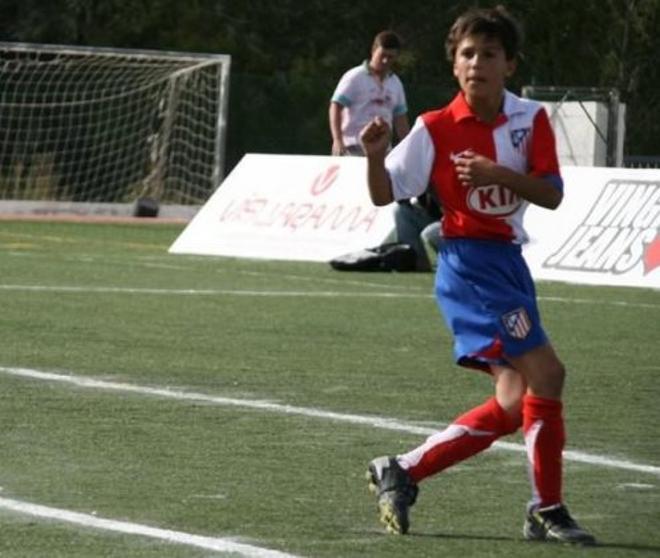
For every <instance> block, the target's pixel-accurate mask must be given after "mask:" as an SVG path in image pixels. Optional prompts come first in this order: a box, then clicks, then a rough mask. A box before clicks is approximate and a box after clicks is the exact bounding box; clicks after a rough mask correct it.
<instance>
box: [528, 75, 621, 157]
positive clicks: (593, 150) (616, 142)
mask: <svg viewBox="0 0 660 558" xmlns="http://www.w3.org/2000/svg"><path fill="white" fill-rule="evenodd" d="M522 95H523V97H527V98H531V99H536V100H538V101H541V102H542V103H543V104H544V105H545V107H546V110H547V112H548V116H549V117H550V122H551V123H552V126H553V128H554V131H555V136H556V137H557V151H558V155H559V159H560V162H561V163H562V164H566V165H578V166H603V167H620V166H622V165H623V147H624V139H625V109H626V106H625V104H623V103H621V102H620V99H619V92H618V90H617V89H616V88H609V87H607V88H606V87H552V86H531V85H528V86H525V87H523V89H522Z"/></svg>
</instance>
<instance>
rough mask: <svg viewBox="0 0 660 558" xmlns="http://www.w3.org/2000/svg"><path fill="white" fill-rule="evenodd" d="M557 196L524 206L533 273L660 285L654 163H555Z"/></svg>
mask: <svg viewBox="0 0 660 558" xmlns="http://www.w3.org/2000/svg"><path fill="white" fill-rule="evenodd" d="M562 176H563V178H564V188H565V189H564V200H563V202H562V204H561V205H560V206H559V208H558V209H556V210H555V211H550V210H547V209H542V208H540V207H537V206H530V207H529V208H528V210H527V213H526V214H525V228H526V230H527V231H528V232H529V235H530V243H529V244H528V245H527V246H526V248H525V259H526V260H527V262H528V264H529V266H530V269H531V271H532V275H533V276H534V278H535V279H548V280H554V281H564V282H569V283H588V284H593V285H621V286H634V287H649V288H654V289H659V288H660V236H659V233H658V227H659V226H660V170H659V169H621V168H604V167H600V168H598V167H562Z"/></svg>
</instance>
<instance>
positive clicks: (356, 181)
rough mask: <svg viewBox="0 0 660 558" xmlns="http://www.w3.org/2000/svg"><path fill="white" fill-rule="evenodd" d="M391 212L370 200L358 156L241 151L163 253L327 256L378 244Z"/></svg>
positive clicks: (390, 221) (387, 230)
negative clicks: (212, 192)
mask: <svg viewBox="0 0 660 558" xmlns="http://www.w3.org/2000/svg"><path fill="white" fill-rule="evenodd" d="M392 212H393V206H392V205H390V206H387V207H382V208H377V207H374V205H373V204H372V203H371V200H370V199H369V195H368V191H367V183H366V159H364V158H362V157H325V156H306V155H260V154H248V155H245V156H244V157H243V159H241V161H240V162H239V164H238V165H237V166H236V167H235V168H234V169H233V170H232V172H231V173H230V174H229V176H227V178H226V179H225V180H224V182H223V183H222V186H221V187H219V188H218V189H217V190H216V191H215V193H214V194H213V195H212V196H211V198H210V199H209V200H208V201H207V202H206V204H205V205H204V206H203V207H202V208H201V209H200V211H199V212H198V213H197V215H195V217H194V218H193V219H192V220H191V222H190V223H189V224H188V226H187V227H186V228H185V229H184V231H183V232H182V233H181V235H180V236H179V237H178V238H177V239H176V241H175V242H174V243H173V244H172V246H171V247H170V250H169V251H170V252H171V253H175V254H203V255H215V256H236V257H244V258H265V259H273V260H306V261H329V260H330V259H332V258H334V257H336V256H340V255H342V254H345V253H348V252H354V251H357V250H362V249H364V248H368V247H373V246H378V245H379V244H381V243H382V242H383V241H384V240H385V239H386V238H387V236H388V235H389V234H390V233H391V231H392V230H393V228H394V217H393V213H392Z"/></svg>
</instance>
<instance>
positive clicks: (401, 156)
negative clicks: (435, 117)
mask: <svg viewBox="0 0 660 558" xmlns="http://www.w3.org/2000/svg"><path fill="white" fill-rule="evenodd" d="M434 159H435V147H434V146H433V141H432V140H431V136H430V135H429V132H428V129H427V128H426V125H425V124H424V122H423V120H422V119H421V118H419V117H418V118H417V119H416V120H415V124H414V126H413V128H412V130H410V132H409V133H408V135H407V136H406V137H405V138H403V140H401V141H400V142H399V143H398V144H397V145H396V147H395V148H394V149H393V150H392V151H390V153H389V154H388V156H387V158H386V159H385V168H386V169H387V172H388V174H389V175H390V181H391V182H392V195H393V196H394V199H395V200H405V199H409V198H414V197H417V196H420V195H422V194H423V193H424V192H425V191H426V189H427V188H428V185H429V180H430V177H431V169H432V167H433V161H434Z"/></svg>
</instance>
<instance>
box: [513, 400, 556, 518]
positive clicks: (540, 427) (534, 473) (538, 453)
mask: <svg viewBox="0 0 660 558" xmlns="http://www.w3.org/2000/svg"><path fill="white" fill-rule="evenodd" d="M523 432H524V434H525V445H526V446H527V458H528V461H529V478H530V482H531V485H532V505H534V506H538V507H541V508H546V507H550V506H554V505H557V504H559V503H561V488H562V451H563V449H564V444H565V441H566V434H565V431H564V419H563V417H562V403H561V401H559V400H558V399H545V398H543V397H536V396H533V395H526V396H525V397H524V399H523Z"/></svg>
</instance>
